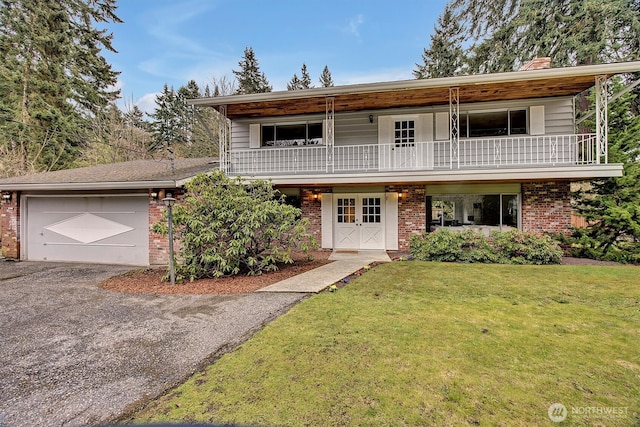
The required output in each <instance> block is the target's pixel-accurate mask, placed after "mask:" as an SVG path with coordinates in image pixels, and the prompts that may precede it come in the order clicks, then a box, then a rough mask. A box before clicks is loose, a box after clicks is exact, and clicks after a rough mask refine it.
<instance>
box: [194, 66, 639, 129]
mask: <svg viewBox="0 0 640 427" xmlns="http://www.w3.org/2000/svg"><path fill="white" fill-rule="evenodd" d="M636 71H640V61H636V62H620V63H613V64H599V65H585V66H579V67H567V68H549V69H542V70H528V71H513V72H508V73H494V74H476V75H471V76H456V77H445V78H437V79H419V80H402V81H394V82H382V83H367V84H357V85H348V86H335V87H321V88H314V89H304V90H295V91H279V92H269V93H257V94H248V95H230V96H220V97H207V98H196V99H190V100H188V101H187V102H188V103H189V104H191V105H199V106H210V107H214V108H216V109H217V110H220V109H221V106H226V115H227V117H229V118H230V119H238V118H251V117H274V116H285V115H297V114H312V113H324V112H325V111H326V98H327V97H333V98H334V111H335V112H345V111H361V110H375V109H383V108H395V107H415V106H428V105H442V104H448V103H449V88H452V87H458V88H459V96H460V102H461V103H470V102H483V101H500V100H512V99H531V98H546V97H554V96H572V95H577V94H579V93H580V92H582V91H584V90H586V89H588V88H590V87H592V86H593V85H594V81H595V76H598V75H606V76H612V75H615V74H621V73H631V72H636Z"/></svg>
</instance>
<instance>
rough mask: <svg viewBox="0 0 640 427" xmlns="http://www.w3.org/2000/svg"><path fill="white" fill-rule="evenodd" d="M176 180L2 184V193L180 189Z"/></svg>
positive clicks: (0, 188)
mask: <svg viewBox="0 0 640 427" xmlns="http://www.w3.org/2000/svg"><path fill="white" fill-rule="evenodd" d="M180 181H183V180H179V181H174V180H162V181H111V182H64V183H35V184H34V183H15V184H4V185H3V184H0V191H36V190H48V191H61V190H136V189H149V188H180V187H182V183H181V182H180Z"/></svg>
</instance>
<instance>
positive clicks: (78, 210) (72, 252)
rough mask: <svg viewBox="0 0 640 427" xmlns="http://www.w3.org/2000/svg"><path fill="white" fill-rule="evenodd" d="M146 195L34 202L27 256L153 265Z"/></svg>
mask: <svg viewBox="0 0 640 427" xmlns="http://www.w3.org/2000/svg"><path fill="white" fill-rule="evenodd" d="M148 218H149V215H148V201H147V199H146V197H67V198H64V197H63V198H45V197H42V198H39V197H31V198H29V199H28V210H27V222H28V227H27V232H28V236H27V258H28V259H30V260H47V261H82V262H99V263H116V264H135V265H147V264H148V263H149V229H148Z"/></svg>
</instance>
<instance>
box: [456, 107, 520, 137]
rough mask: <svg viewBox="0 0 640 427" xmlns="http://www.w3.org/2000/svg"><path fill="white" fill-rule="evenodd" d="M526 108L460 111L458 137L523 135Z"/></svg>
mask: <svg viewBox="0 0 640 427" xmlns="http://www.w3.org/2000/svg"><path fill="white" fill-rule="evenodd" d="M526 133H527V110H526V109H524V108H523V109H518V110H503V111H469V112H462V113H460V135H459V136H460V137H461V138H481V137H485V136H508V135H525V134H526Z"/></svg>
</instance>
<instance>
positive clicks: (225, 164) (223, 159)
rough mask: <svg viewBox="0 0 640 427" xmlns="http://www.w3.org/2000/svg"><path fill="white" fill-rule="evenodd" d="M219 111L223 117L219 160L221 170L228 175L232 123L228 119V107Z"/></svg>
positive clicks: (222, 106)
mask: <svg viewBox="0 0 640 427" xmlns="http://www.w3.org/2000/svg"><path fill="white" fill-rule="evenodd" d="M218 111H219V112H220V115H221V116H222V123H220V126H218V158H219V159H220V169H222V172H224V173H228V172H229V168H230V165H229V156H228V153H229V150H228V147H227V145H228V143H229V126H230V123H229V119H228V118H227V106H226V105H221V106H219V107H218Z"/></svg>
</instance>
